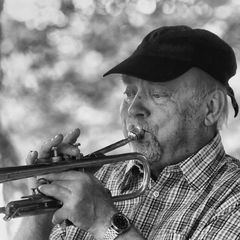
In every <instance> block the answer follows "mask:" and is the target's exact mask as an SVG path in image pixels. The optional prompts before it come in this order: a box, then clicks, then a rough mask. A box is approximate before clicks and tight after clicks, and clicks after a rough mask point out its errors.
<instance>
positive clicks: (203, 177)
mask: <svg viewBox="0 0 240 240" xmlns="http://www.w3.org/2000/svg"><path fill="white" fill-rule="evenodd" d="M224 156H225V151H224V148H223V145H222V141H221V137H220V134H219V133H218V134H217V135H216V136H215V137H214V138H213V139H212V140H211V141H210V142H209V143H208V144H207V145H205V146H204V147H203V148H201V149H200V150H199V151H198V152H197V153H196V154H194V155H192V156H190V157H189V158H187V159H186V160H185V161H183V162H181V163H180V164H179V167H180V169H181V171H182V173H183V176H184V177H185V178H186V180H187V181H188V183H189V184H190V186H192V187H193V188H194V189H196V190H198V189H201V188H202V187H203V186H204V185H205V184H206V183H207V182H208V180H210V178H211V177H212V176H214V174H216V173H217V171H218V170H219V168H221V166H222V165H223V164H224V161H223V158H224Z"/></svg>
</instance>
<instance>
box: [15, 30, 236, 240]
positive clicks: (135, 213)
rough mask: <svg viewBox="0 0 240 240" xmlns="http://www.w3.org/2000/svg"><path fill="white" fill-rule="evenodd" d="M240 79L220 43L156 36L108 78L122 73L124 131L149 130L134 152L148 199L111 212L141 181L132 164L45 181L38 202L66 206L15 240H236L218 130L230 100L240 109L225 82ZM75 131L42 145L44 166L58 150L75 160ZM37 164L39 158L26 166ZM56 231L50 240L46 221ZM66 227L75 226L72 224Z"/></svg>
mask: <svg viewBox="0 0 240 240" xmlns="http://www.w3.org/2000/svg"><path fill="white" fill-rule="evenodd" d="M235 72H236V59H235V55H234V52H233V50H232V48H231V47H230V46H229V45H228V44H226V43H225V42H224V41H223V40H221V39H220V38H219V37H217V36H216V35H215V34H213V33H211V32H209V31H206V30H201V29H191V28H189V27H187V26H171V27H161V28H158V29H156V30H154V31H152V32H150V33H149V34H148V35H147V36H146V37H145V38H144V39H143V41H142V42H141V44H140V45H139V46H138V48H137V49H136V50H135V52H134V53H133V54H132V55H131V56H130V57H129V58H127V59H126V60H125V61H123V62H121V63H120V64H119V65H117V66H115V67H114V68H112V69H111V70H110V71H108V72H107V73H106V74H105V75H108V74H115V73H117V74H122V81H123V84H124V86H125V91H124V97H123V101H122V105H121V119H122V126H123V132H124V134H125V135H126V134H127V131H128V130H129V128H131V127H132V126H136V127H141V128H143V129H144V130H145V135H144V138H143V139H141V140H139V141H135V142H133V143H131V148H132V150H133V151H136V152H140V153H142V154H144V155H146V157H147V158H148V160H149V163H150V168H151V181H150V184H149V187H148V190H147V191H146V192H145V193H144V194H143V195H142V196H141V197H138V198H136V199H131V200H126V201H123V202H118V203H116V204H114V203H113V202H112V200H111V197H110V195H109V192H108V191H106V188H107V189H109V190H110V191H111V193H112V194H113V195H116V194H121V193H126V192H132V191H134V190H135V189H136V188H138V187H139V184H140V182H141V179H142V172H141V168H140V166H139V165H138V164H137V163H135V162H130V163H129V162H128V163H125V164H123V163H121V164H114V165H107V166H104V167H102V168H101V169H100V170H98V172H97V173H96V174H95V176H93V175H91V174H89V173H83V172H78V171H70V172H64V173H58V174H50V175H46V176H44V177H45V178H47V179H48V180H50V181H51V182H52V183H51V184H47V185H42V186H41V187H40V188H39V189H40V191H41V192H42V193H44V194H46V195H49V196H52V197H54V198H56V199H59V200H60V201H62V202H63V206H62V208H60V209H59V210H57V211H56V212H55V213H54V214H53V216H52V215H41V216H37V217H32V218H26V221H24V222H25V223H24V224H27V222H29V223H31V224H28V226H29V227H28V228H29V229H28V230H25V232H23V228H21V231H22V233H21V234H18V235H17V238H16V239H39V240H40V239H47V238H48V237H47V236H48V235H49V234H50V239H51V240H60V239H66V240H78V239H92V238H95V239H97V240H113V239H119V240H121V239H164V240H170V239H176V240H177V239H179V240H180V239H181V240H182V239H194V240H196V239H216V240H221V239H222V240H226V239H229V240H230V239H231V240H233V239H240V185H239V182H240V168H239V166H240V163H239V161H238V160H237V159H235V158H233V157H230V156H229V155H227V154H226V153H225V151H224V148H223V146H222V143H221V137H220V135H219V129H220V128H221V126H222V124H223V123H224V121H225V120H226V118H227V114H228V104H227V96H229V97H230V99H231V102H232V106H233V108H234V111H235V116H236V115H237V114H238V104H237V102H236V100H235V96H234V92H233V90H232V88H231V87H230V86H229V84H228V80H229V79H230V78H231V77H232V76H233V75H234V74H235ZM79 135H80V131H79V129H75V130H74V131H73V132H71V133H69V134H68V135H67V136H66V137H65V138H64V137H63V136H62V135H61V134H58V135H57V136H56V137H55V138H53V139H51V140H50V141H48V142H47V143H45V144H44V145H43V146H42V148H41V150H40V152H39V157H41V158H47V157H49V154H50V153H49V152H50V149H51V148H52V147H53V146H57V147H58V150H59V151H60V152H62V153H68V154H70V155H73V156H77V155H78V154H79V152H78V150H77V149H76V147H74V146H73V145H72V144H73V143H75V141H76V140H77V138H78V137H79ZM36 159H37V152H32V153H31V154H29V156H28V162H29V163H32V162H33V161H35V160H36ZM51 219H52V221H53V223H54V224H55V226H54V228H53V229H52V231H51V233H50V227H51V226H50V224H49V223H50V220H51ZM66 220H69V221H70V222H71V223H72V225H68V224H66V222H67V221H66Z"/></svg>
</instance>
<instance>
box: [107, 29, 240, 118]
mask: <svg viewBox="0 0 240 240" xmlns="http://www.w3.org/2000/svg"><path fill="white" fill-rule="evenodd" d="M192 67H198V68H200V69H202V70H203V71H205V72H206V73H208V74H209V75H210V76H212V77H213V78H214V79H216V80H217V81H219V82H221V83H222V84H223V85H224V86H225V87H226V89H227V93H228V95H229V96H230V98H231V100H232V105H233V108H234V110H235V116H237V114H238V110H239V107H238V104H237V102H236V99H235V96H234V92H233V90H232V88H231V87H230V86H229V84H228V80H229V79H230V78H231V77H232V76H233V75H235V73H236V69H237V63H236V57H235V54H234V51H233V49H232V48H231V47H230V46H229V45H228V44H227V43H226V42H225V41H223V40H222V39H221V38H219V37H218V36H217V35H216V34H214V33H212V32H209V31H207V30H204V29H192V28H190V27H188V26H166V27H160V28H158V29H155V30H153V31H152V32H150V33H149V34H148V35H147V36H146V37H145V38H144V39H143V41H142V42H141V43H140V45H139V46H138V47H137V49H136V50H135V51H134V52H133V54H132V55H131V56H130V57H128V58H127V59H125V60H124V61H123V62H121V63H120V64H118V65H117V66H115V67H113V68H112V69H110V70H109V71H108V72H106V73H105V74H104V75H103V76H107V75H109V74H112V73H121V74H126V75H131V76H134V77H137V78H141V79H144V80H146V81H151V82H164V81H169V80H172V79H174V78H177V77H179V76H180V75H182V74H184V73H185V72H186V71H188V70H189V69H190V68H192Z"/></svg>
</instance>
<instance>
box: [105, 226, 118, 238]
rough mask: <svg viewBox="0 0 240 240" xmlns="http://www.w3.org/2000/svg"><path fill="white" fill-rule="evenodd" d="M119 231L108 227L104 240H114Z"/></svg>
mask: <svg viewBox="0 0 240 240" xmlns="http://www.w3.org/2000/svg"><path fill="white" fill-rule="evenodd" d="M118 235H119V233H118V232H117V231H116V230H115V229H114V228H112V227H110V228H108V230H107V232H106V233H105V235H104V238H103V239H104V240H114V239H115V238H117V236H118Z"/></svg>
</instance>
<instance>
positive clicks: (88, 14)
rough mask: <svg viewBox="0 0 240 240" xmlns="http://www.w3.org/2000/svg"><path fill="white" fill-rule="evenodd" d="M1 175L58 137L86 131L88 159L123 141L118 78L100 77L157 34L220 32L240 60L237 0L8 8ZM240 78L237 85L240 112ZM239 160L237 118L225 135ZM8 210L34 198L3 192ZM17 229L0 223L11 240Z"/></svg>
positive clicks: (0, 96) (107, 0)
mask: <svg viewBox="0 0 240 240" xmlns="http://www.w3.org/2000/svg"><path fill="white" fill-rule="evenodd" d="M0 13H1V32H0V39H1V54H0V60H1V68H0V80H1V90H0V91H1V93H0V112H1V118H0V159H1V161H0V166H1V167H4V166H15V165H20V164H24V158H25V156H26V154H27V153H28V151H29V150H34V149H37V148H38V146H39V145H40V144H41V143H42V142H43V141H44V140H46V139H48V138H49V137H52V136H54V135H55V134H56V133H58V132H62V133H67V132H68V131H70V130H72V129H73V128H75V127H80V128H81V129H82V135H81V141H80V142H81V148H82V151H83V153H84V154H86V153H89V152H91V151H93V150H96V149H98V148H100V147H103V146H105V145H107V144H110V143H112V142H113V141H117V140H119V139H120V138H122V133H121V126H120V121H119V116H118V111H119V104H120V99H121V96H122V91H121V90H120V88H121V86H120V81H119V79H118V76H116V75H115V76H110V77H107V78H106V79H102V74H103V73H104V72H105V71H107V70H108V69H109V68H110V67H112V66H114V65H115V64H116V63H118V62H119V61H121V60H123V59H124V58H125V57H127V56H128V55H129V53H131V52H132V51H133V50H134V49H135V47H136V46H137V44H139V42H140V41H141V39H142V38H143V37H144V36H145V35H146V34H147V33H148V32H149V31H151V30H153V29H154V28H157V27H159V26H163V25H177V24H186V25H189V26H191V27H200V28H205V29H208V30H211V31H213V32H214V33H216V34H218V35H219V36H220V37H222V38H223V39H225V40H226V41H227V42H228V43H229V44H230V45H231V46H232V47H233V48H234V51H235V53H236V56H237V59H238V62H239V58H240V21H239V20H240V19H239V18H240V1H239V0H41V1H39V0H5V1H4V0H0ZM239 76H240V74H239V70H238V72H237V74H236V76H235V77H233V78H232V80H231V81H230V85H231V86H232V87H233V89H234V90H235V92H236V95H237V100H238V102H239V103H240V81H239ZM222 136H223V142H224V145H225V148H226V150H227V152H228V153H230V154H232V155H234V156H236V157H238V158H240V144H239V139H240V125H239V117H238V118H237V119H233V112H232V109H231V107H230V116H229V121H228V125H227V126H226V127H225V128H224V129H223V131H222ZM0 191H2V194H1V197H0V203H1V205H2V204H4V203H6V202H8V201H10V200H16V199H18V198H20V197H21V196H22V195H23V194H27V192H28V190H27V183H26V181H15V182H11V183H6V184H2V186H1V188H0ZM18 223H19V220H13V221H12V222H10V223H8V224H5V223H4V222H3V221H0V231H1V239H3V240H7V239H10V238H11V236H12V235H13V234H14V232H15V230H16V228H17V226H18Z"/></svg>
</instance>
